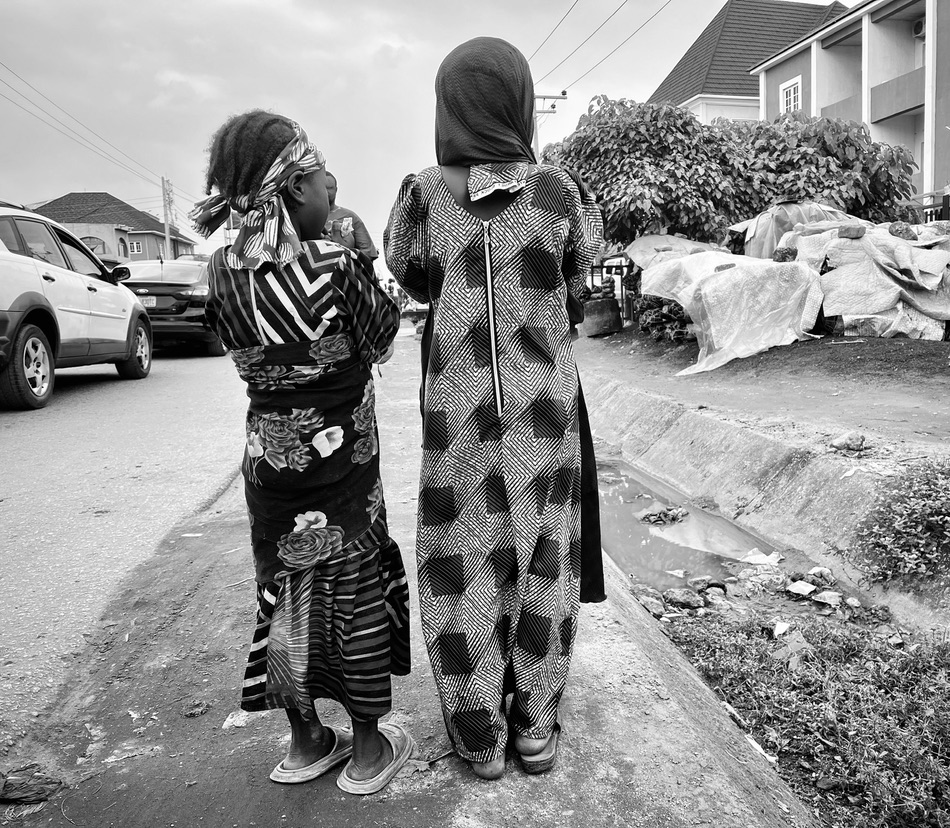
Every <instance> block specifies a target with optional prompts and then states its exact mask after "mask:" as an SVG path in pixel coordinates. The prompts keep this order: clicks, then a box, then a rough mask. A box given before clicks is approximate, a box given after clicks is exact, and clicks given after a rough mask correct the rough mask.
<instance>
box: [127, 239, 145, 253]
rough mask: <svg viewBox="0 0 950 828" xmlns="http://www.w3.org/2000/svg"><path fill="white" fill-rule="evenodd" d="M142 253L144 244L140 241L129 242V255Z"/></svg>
mask: <svg viewBox="0 0 950 828" xmlns="http://www.w3.org/2000/svg"><path fill="white" fill-rule="evenodd" d="M141 252H142V242H140V241H130V242H129V253H141Z"/></svg>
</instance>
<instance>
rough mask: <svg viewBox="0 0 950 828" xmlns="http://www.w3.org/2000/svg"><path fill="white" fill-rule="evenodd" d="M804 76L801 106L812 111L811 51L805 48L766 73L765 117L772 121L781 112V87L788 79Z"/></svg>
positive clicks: (805, 110)
mask: <svg viewBox="0 0 950 828" xmlns="http://www.w3.org/2000/svg"><path fill="white" fill-rule="evenodd" d="M799 75H801V76H802V89H801V100H800V101H799V107H800V108H801V109H802V110H803V111H804V112H811V88H812V82H811V51H810V50H809V49H805V50H803V51H801V52H799V53H798V54H795V55H792V56H791V57H790V58H788V60H784V61H782V62H781V63H779V64H778V65H776V66H773V67H772V68H771V69H769V70H768V72H766V74H765V117H766V120H769V121H771V120H772V119H774V118H776V117H777V116H778V114H779V112H780V106H781V101H780V99H779V87H780V86H781V85H782V84H783V83H785V82H786V81H790V80H792V79H793V78H796V77H798V76H799Z"/></svg>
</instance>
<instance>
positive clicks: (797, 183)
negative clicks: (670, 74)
mask: <svg viewBox="0 0 950 828" xmlns="http://www.w3.org/2000/svg"><path fill="white" fill-rule="evenodd" d="M544 158H545V160H547V161H550V162H552V163H558V164H561V165H562V166H565V167H569V168H573V169H575V170H576V171H577V172H579V173H580V174H581V175H582V176H583V177H584V179H585V180H586V181H587V183H588V184H589V185H590V186H591V188H592V189H593V190H594V192H595V193H597V195H598V197H599V199H600V202H601V204H602V205H603V207H604V212H605V220H606V221H605V230H606V235H607V238H608V239H609V240H612V241H617V242H623V243H627V242H630V241H632V240H633V239H635V238H637V237H638V236H640V235H643V234H645V233H652V232H659V231H666V232H669V233H680V234H683V235H685V236H688V237H690V238H693V239H696V240H697V241H714V240H719V239H721V238H722V236H723V234H724V230H725V228H726V227H727V226H728V225H730V224H733V223H735V222H737V221H742V220H743V219H747V218H751V217H752V216H754V215H756V214H757V213H759V212H761V211H762V210H765V209H767V208H768V207H769V206H771V204H772V203H774V201H776V200H777V199H779V198H787V197H791V198H795V199H799V200H814V201H820V202H823V203H826V204H829V205H831V206H834V207H837V208H839V209H841V210H844V211H845V212H848V213H850V214H852V215H854V216H857V217H859V218H866V219H869V220H870V221H876V222H879V221H890V220H894V219H895V218H900V217H906V210H905V209H903V208H902V207H901V205H900V203H901V202H902V201H904V200H906V199H909V198H910V196H911V195H912V193H913V188H912V186H911V183H910V179H911V175H912V173H913V167H914V163H913V160H912V157H911V155H910V153H909V152H908V151H907V150H906V149H904V148H903V147H891V146H888V145H887V144H880V143H876V142H874V141H872V140H871V138H870V135H869V134H868V131H867V129H866V128H865V127H864V126H863V125H861V124H856V123H854V122H851V121H841V120H835V119H829V118H811V117H808V116H806V115H804V114H803V113H800V112H796V113H791V114H786V115H782V116H780V117H779V118H777V119H776V120H775V121H772V122H739V121H729V120H726V119H719V120H717V121H716V122H715V123H713V124H712V125H704V124H702V123H700V122H699V121H698V120H697V119H696V117H695V116H694V115H692V113H690V112H689V111H688V110H685V109H681V108H679V107H674V106H672V105H669V104H659V105H656V104H643V103H636V102H634V101H629V100H626V99H621V100H611V99H610V98H607V97H606V96H599V97H596V98H594V99H593V100H592V101H591V104H590V106H589V108H588V112H587V115H586V116H584V117H582V118H581V120H580V122H579V123H578V127H577V129H576V130H575V131H574V133H573V134H571V135H569V136H568V137H567V138H565V139H564V141H562V142H561V143H559V144H553V145H549V146H547V147H545V151H544Z"/></svg>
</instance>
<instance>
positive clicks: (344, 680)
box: [191, 110, 413, 794]
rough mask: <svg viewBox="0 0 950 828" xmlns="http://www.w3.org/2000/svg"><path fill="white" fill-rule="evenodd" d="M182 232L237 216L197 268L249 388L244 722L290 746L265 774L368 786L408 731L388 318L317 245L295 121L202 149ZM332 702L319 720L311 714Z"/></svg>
mask: <svg viewBox="0 0 950 828" xmlns="http://www.w3.org/2000/svg"><path fill="white" fill-rule="evenodd" d="M212 187H214V188H216V189H217V191H218V193H217V194H215V195H213V196H211V197H210V198H208V199H206V200H205V201H203V202H201V203H199V204H197V205H196V207H195V210H194V211H193V212H192V214H191V215H192V218H193V219H194V220H195V227H196V229H197V230H198V232H200V233H201V234H202V235H204V236H208V235H210V234H211V233H212V232H214V230H215V229H217V228H218V227H219V226H220V225H221V224H222V223H223V222H224V221H225V220H226V219H227V217H228V216H229V214H230V212H231V210H232V209H233V210H235V211H237V212H238V213H239V214H240V215H241V216H242V217H243V218H242V224H241V229H240V232H239V233H238V235H237V238H236V239H235V241H234V244H232V245H231V246H230V247H227V248H222V249H220V250H218V251H217V252H216V253H215V254H214V255H213V256H212V259H211V264H210V271H211V279H210V294H209V297H208V304H207V313H208V317H209V320H210V321H211V322H212V324H213V325H214V327H215V329H216V331H217V333H218V335H219V336H220V337H221V340H222V342H224V344H225V345H227V347H228V348H229V349H230V352H231V356H232V358H233V359H234V363H235V366H236V367H237V371H238V374H239V375H240V377H241V379H243V380H244V382H245V383H247V394H248V397H250V400H251V402H250V407H249V409H248V413H247V447H246V450H245V454H244V463H243V472H244V478H245V493H246V497H247V507H248V514H249V517H250V523H251V544H252V547H253V552H254V562H255V566H256V580H257V608H258V613H257V629H256V631H255V634H254V640H253V644H252V646H251V652H250V656H249V659H248V665H247V670H246V673H245V677H244V686H243V693H242V700H241V707H242V708H243V709H244V710H251V711H255V710H264V709H268V708H278V707H282V708H285V709H286V711H287V717H288V719H289V720H290V730H291V741H290V749H289V752H288V754H287V756H286V757H285V758H284V759H283V760H282V761H281V762H280V763H279V764H278V765H277V767H276V768H274V771H273V772H272V773H271V779H273V780H274V781H276V782H284V783H297V782H306V781H309V780H310V779H315V778H316V777H318V776H321V775H322V774H324V773H326V772H327V771H329V770H330V769H332V768H333V767H335V766H337V765H340V764H342V763H343V762H345V761H347V760H349V762H348V763H347V765H346V767H345V768H344V769H343V771H342V773H341V774H340V776H339V778H338V780H337V784H338V785H339V787H340V788H342V789H343V790H345V791H348V792H350V793H359V794H365V793H375V792H376V791H379V790H381V789H382V788H383V787H385V785H386V784H387V783H388V782H389V780H390V779H392V777H393V776H395V774H396V772H397V771H398V770H399V768H400V767H402V765H403V764H405V762H406V760H407V759H408V757H409V755H410V753H411V751H412V749H413V742H412V739H411V737H410V736H409V734H408V733H406V732H405V730H404V729H403V728H401V727H399V726H397V725H394V724H391V723H384V724H378V720H379V718H380V716H382V715H384V714H386V713H388V712H389V711H390V710H391V707H392V689H391V680H390V675H391V674H393V673H395V674H396V675H405V674H407V673H408V672H409V667H410V662H409V623H408V615H409V612H408V610H409V602H408V589H407V585H406V576H405V571H404V570H403V564H402V558H401V557H400V553H399V548H398V547H397V545H396V543H395V542H394V541H393V540H392V538H390V537H389V531H388V529H387V525H386V508H385V505H384V501H383V488H382V482H381V480H380V477H379V441H378V438H377V431H376V418H375V398H374V392H373V378H372V372H371V366H372V364H373V363H378V362H384V361H385V360H387V359H388V358H389V356H390V354H391V353H392V343H393V339H394V337H395V335H396V331H397V330H398V328H399V311H398V309H397V308H396V306H395V304H394V303H393V302H392V300H391V299H390V298H389V296H388V295H387V294H386V292H385V291H384V290H382V289H381V287H380V286H379V284H378V283H377V281H376V279H375V277H374V275H373V269H372V264H371V262H370V261H369V260H368V259H367V258H366V257H365V256H363V255H362V254H359V253H355V252H353V251H350V250H347V249H345V248H343V247H341V246H340V245H337V244H335V243H333V242H329V241H326V240H321V237H322V234H323V227H324V223H325V222H326V218H327V211H328V199H327V190H326V180H325V174H324V160H323V155H322V154H321V153H320V150H318V149H317V148H316V147H315V146H314V145H313V144H311V143H310V141H309V140H308V138H307V135H306V133H305V132H304V131H303V130H302V129H301V128H300V127H299V126H298V125H297V124H296V123H294V122H293V121H291V120H289V119H287V118H284V117H282V116H280V115H274V114H271V113H268V112H264V111H261V110H255V111H252V112H248V113H246V114H244V115H238V116H235V117H233V118H231V119H230V120H229V121H228V122H227V123H225V124H224V125H223V126H222V127H221V128H220V129H219V130H218V132H217V133H216V134H215V136H214V138H213V139H212V142H211V147H210V159H209V166H208V175H207V192H208V193H209V194H210V193H211V191H212ZM317 699H332V700H334V701H337V702H339V703H340V704H342V705H343V706H344V707H345V708H346V711H347V713H348V714H349V716H350V720H351V722H352V730H351V731H350V730H346V729H341V728H335V727H328V726H324V725H323V724H322V723H321V722H320V719H319V717H318V716H317V713H316V710H315V707H314V702H315V701H316V700H317Z"/></svg>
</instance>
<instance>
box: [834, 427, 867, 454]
mask: <svg viewBox="0 0 950 828" xmlns="http://www.w3.org/2000/svg"><path fill="white" fill-rule="evenodd" d="M831 447H832V448H833V449H835V450H836V451H864V450H865V449H866V448H867V447H868V444H867V439H866V438H865V436H864V435H863V434H862V433H861V432H860V431H846V432H845V433H844V434H840V435H839V436H837V437H835V438H834V440H832V441H831Z"/></svg>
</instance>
